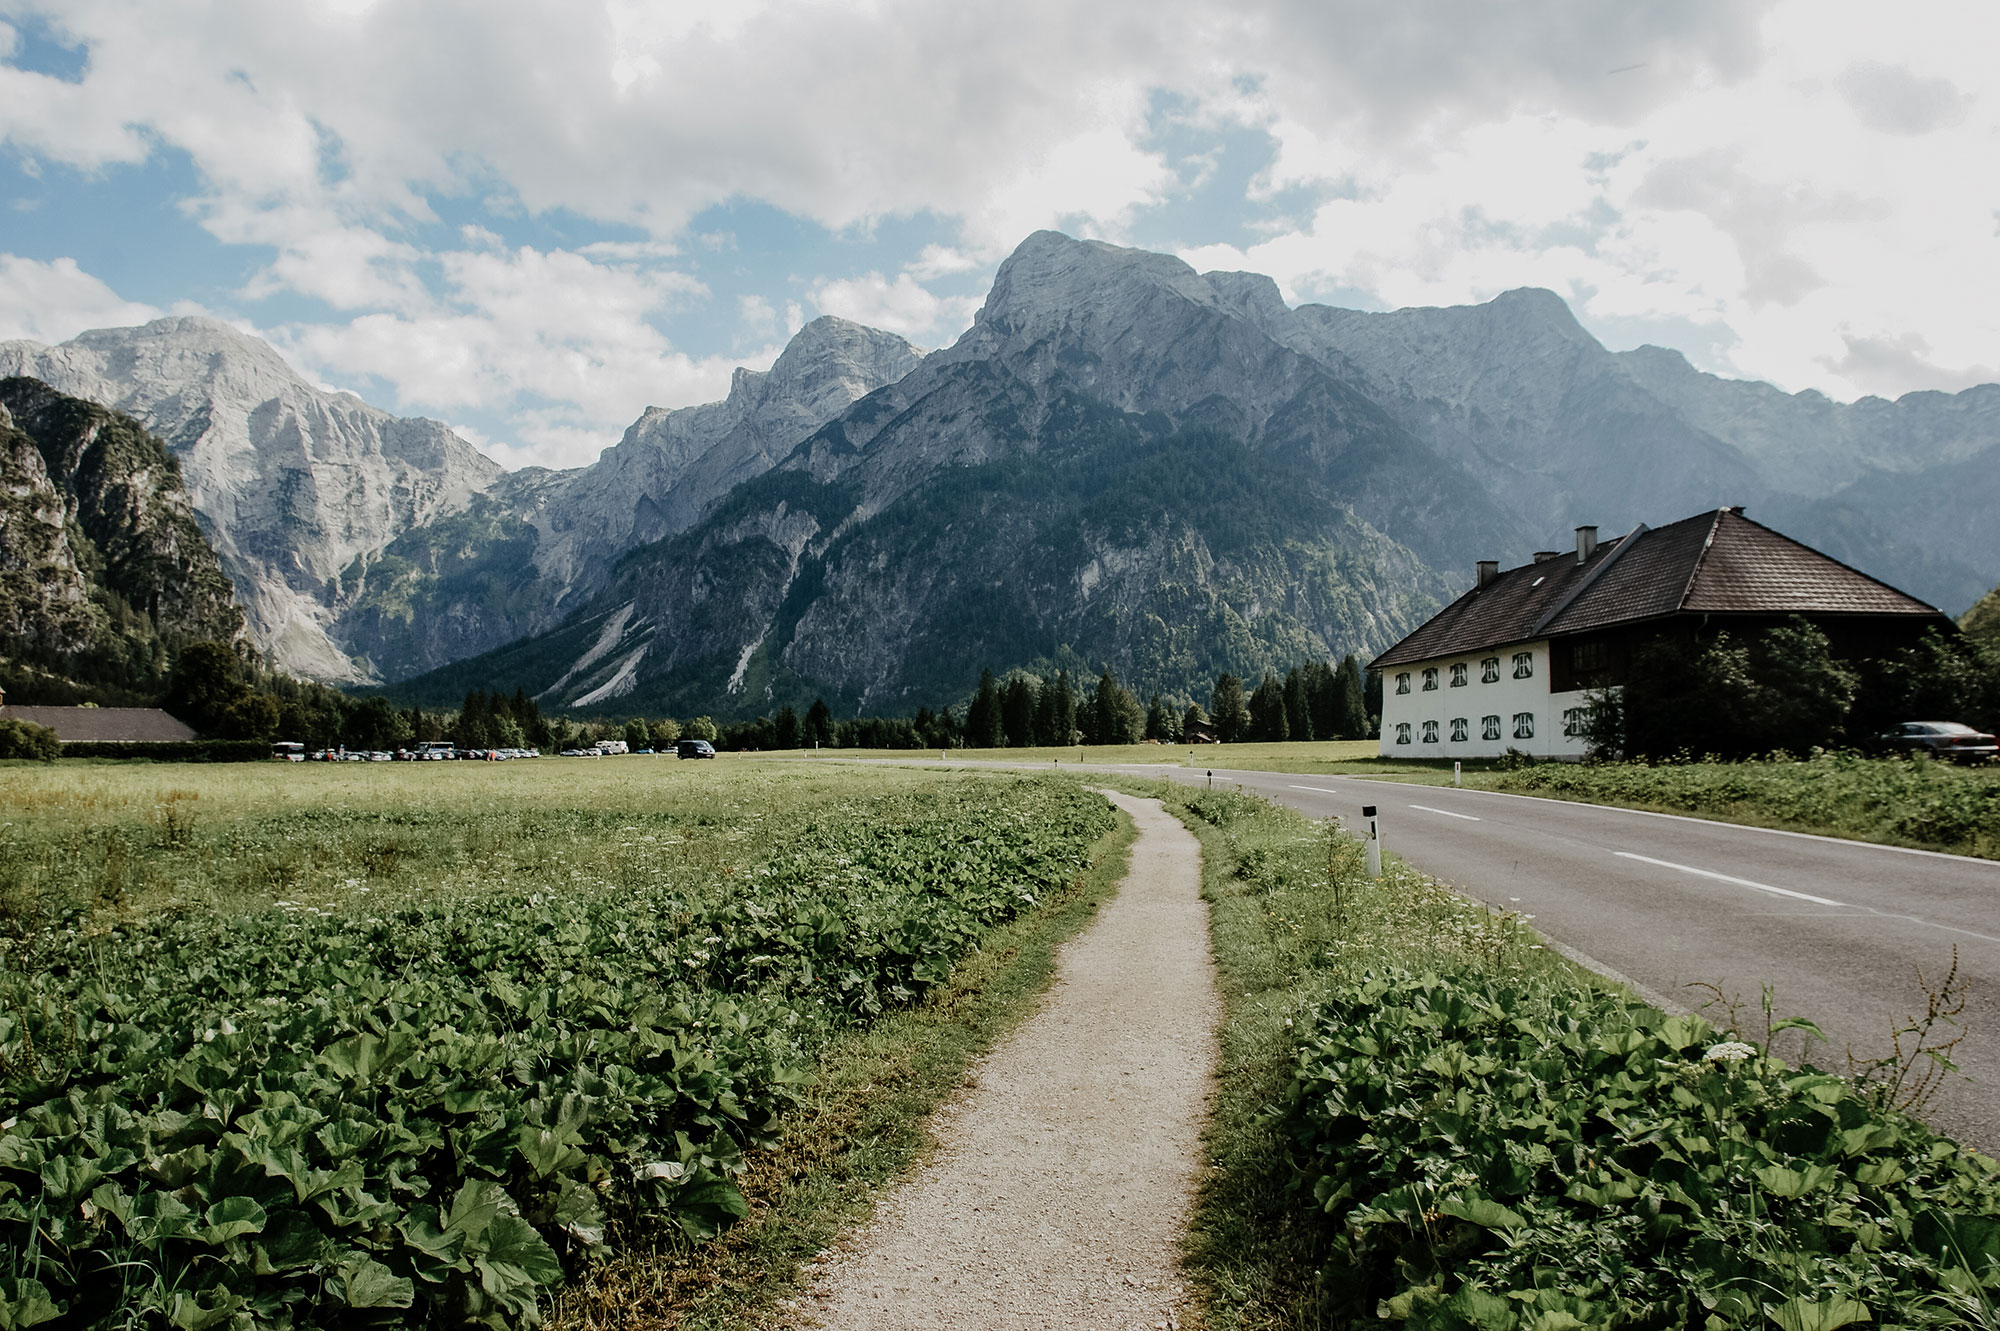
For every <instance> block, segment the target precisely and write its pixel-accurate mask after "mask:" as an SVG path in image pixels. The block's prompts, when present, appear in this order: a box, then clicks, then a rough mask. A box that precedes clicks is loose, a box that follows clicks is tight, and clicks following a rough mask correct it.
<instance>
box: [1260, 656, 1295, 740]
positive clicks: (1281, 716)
mask: <svg viewBox="0 0 2000 1331" xmlns="http://www.w3.org/2000/svg"><path fill="white" fill-rule="evenodd" d="M1290 731H1291V727H1290V726H1289V725H1287V724H1286V721H1285V686H1284V685H1283V684H1280V683H1279V682H1278V677H1277V676H1276V675H1274V674H1272V673H1271V672H1270V671H1268V670H1266V671H1265V672H1264V678H1263V679H1261V680H1259V681H1258V682H1257V687H1256V689H1254V690H1253V691H1252V692H1251V694H1250V738H1251V739H1255V740H1263V741H1265V742H1267V743H1270V742H1275V741H1279V740H1283V739H1286V738H1287V737H1288V736H1289V735H1290Z"/></svg>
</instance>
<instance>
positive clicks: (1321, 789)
mask: <svg viewBox="0 0 2000 1331" xmlns="http://www.w3.org/2000/svg"><path fill="white" fill-rule="evenodd" d="M1285 789H1286V790H1310V791H1312V792H1313V793H1314V794H1315V795H1338V794H1341V793H1342V792H1340V791H1338V790H1328V789H1327V788H1326V787H1325V786H1286V787H1285Z"/></svg>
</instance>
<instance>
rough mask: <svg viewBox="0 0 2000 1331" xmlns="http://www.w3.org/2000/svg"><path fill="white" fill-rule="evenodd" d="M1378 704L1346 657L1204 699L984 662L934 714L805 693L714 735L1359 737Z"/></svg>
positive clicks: (889, 740)
mask: <svg viewBox="0 0 2000 1331" xmlns="http://www.w3.org/2000/svg"><path fill="white" fill-rule="evenodd" d="M1371 692H1372V695H1373V696H1372V699H1371ZM1371 702H1372V705H1371ZM1380 711H1381V692H1380V683H1379V681H1371V679H1370V678H1369V677H1367V676H1366V675H1365V674H1364V672H1363V671H1362V669H1361V665H1360V663H1359V662H1358V661H1357V660H1356V659H1355V658H1354V656H1353V655H1352V654H1350V655H1348V656H1346V657H1345V658H1343V659H1342V660H1341V662H1340V663H1339V664H1338V665H1335V664H1334V663H1332V662H1331V661H1311V662H1307V663H1306V664H1304V665H1301V666H1294V667H1293V668H1292V669H1291V670H1289V671H1288V672H1287V673H1286V674H1285V675H1284V676H1283V677H1280V676H1279V675H1278V674H1277V673H1276V672H1275V671H1271V670H1266V671H1265V672H1264V674H1263V677H1262V678H1261V679H1260V680H1259V681H1258V683H1257V685H1256V687H1255V688H1254V689H1251V690H1249V691H1247V692H1246V691H1245V689H1244V686H1243V680H1242V679H1240V678H1239V677H1237V676H1235V675H1232V674H1227V673H1225V674H1222V675H1219V676H1218V677H1217V678H1216V681H1215V687H1214V688H1213V689H1212V690H1210V693H1209V698H1208V705H1207V706H1205V707H1204V706H1203V705H1202V704H1201V703H1200V702H1197V701H1191V700H1189V701H1183V700H1179V699H1170V698H1167V697H1164V696H1163V695H1161V694H1159V693H1157V692H1156V693H1154V694H1153V695H1152V696H1151V697H1150V698H1149V699H1148V700H1147V701H1146V702H1144V703H1141V702H1140V701H1139V699H1138V697H1137V696H1136V695H1135V694H1134V693H1133V692H1132V691H1131V690H1130V689H1128V688H1126V687H1125V685H1124V684H1123V683H1121V682H1120V681H1119V679H1118V676H1117V674H1116V673H1115V672H1113V671H1111V670H1109V669H1106V670H1104V671H1103V672H1102V673H1100V674H1099V675H1098V677H1097V679H1096V681H1095V682H1094V683H1092V682H1089V681H1088V680H1087V678H1086V679H1084V680H1079V679H1077V678H1075V677H1073V676H1071V675H1070V674H1069V672H1068V671H1065V670H1057V671H1055V672H1054V673H1052V674H1048V675H1039V674H1036V673H1034V672H1032V671H1027V670H1013V671H1009V672H1007V674H1006V675H1004V676H1001V675H995V674H994V673H993V671H992V670H991V669H985V670H982V671H980V673H979V684H978V687H977V688H976V689H975V690H974V692H973V695H972V697H971V699H970V700H969V701H967V702H966V703H965V705H964V707H963V708H962V709H959V710H954V709H953V708H952V707H951V706H949V705H946V706H944V707H941V708H938V709H937V710H935V711H933V710H932V709H930V708H929V707H920V708H918V709H917V713H916V715H915V716H914V717H858V718H855V719H853V720H836V719H835V718H834V716H833V714H832V712H831V710H830V709H828V707H827V705H826V702H825V701H824V700H823V699H815V700H814V702H813V705H812V707H811V708H810V709H808V711H807V712H806V714H805V715H804V716H800V715H799V714H798V712H797V710H796V709H794V708H792V707H789V706H787V707H781V708H779V709H778V710H777V711H776V712H774V713H772V714H771V715H769V716H762V717H754V718H752V719H750V720H748V721H741V722H737V723H735V724H731V725H725V726H723V727H721V728H720V737H719V741H718V742H719V743H720V744H721V745H722V747H724V748H728V749H735V750H752V751H754V750H777V749H794V748H810V747H812V746H814V745H816V744H817V745H821V746H824V747H829V748H869V749H961V748H963V749H1006V748H1016V749H1018V748H1067V747H1073V746H1076V745H1083V744H1139V743H1143V742H1145V741H1147V740H1157V741H1159V742H1160V743H1163V744H1178V743H1196V742H1206V741H1217V742H1221V743H1236V742H1242V741H1259V740H1261V741H1276V742H1282V741H1286V740H1311V739H1367V738H1369V737H1370V736H1372V735H1373V734H1374V733H1375V726H1376V723H1377V717H1378V716H1379V713H1380ZM631 724H632V725H633V726H638V725H640V724H642V723H640V722H633V723H631ZM635 733H636V732H635ZM635 747H636V746H635Z"/></svg>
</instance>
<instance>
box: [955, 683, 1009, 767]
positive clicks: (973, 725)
mask: <svg viewBox="0 0 2000 1331" xmlns="http://www.w3.org/2000/svg"><path fill="white" fill-rule="evenodd" d="M965 742H966V744H967V746H968V747H970V748H975V749H997V748H1001V747H1003V746H1004V745H1005V744H1006V742H1007V732H1006V730H1005V729H1004V728H1003V726H1002V724H1001V717H1000V685H999V683H998V681H996V680H995V679H994V678H993V672H992V671H991V670H982V671H980V672H979V692H977V693H975V694H974V695H973V696H972V706H971V707H969V708H967V709H966V713H965Z"/></svg>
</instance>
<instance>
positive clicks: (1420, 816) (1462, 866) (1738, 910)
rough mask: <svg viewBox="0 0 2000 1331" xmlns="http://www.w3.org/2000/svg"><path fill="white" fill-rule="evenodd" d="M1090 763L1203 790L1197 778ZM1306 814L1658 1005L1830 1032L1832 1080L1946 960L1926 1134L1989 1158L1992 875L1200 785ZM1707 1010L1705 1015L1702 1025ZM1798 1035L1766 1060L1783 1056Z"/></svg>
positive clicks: (1389, 801) (1524, 816) (1908, 858)
mask: <svg viewBox="0 0 2000 1331" xmlns="http://www.w3.org/2000/svg"><path fill="white" fill-rule="evenodd" d="M1103 770H1121V771H1129V772H1132V773H1135V774H1144V775H1147V776H1154V777H1158V776H1167V777H1169V778H1170V779H1173V780H1177V781H1196V782H1199V781H1201V780H1204V779H1205V778H1204V776H1203V774H1202V772H1201V771H1189V770H1188V769H1185V768H1182V769H1163V768H1160V767H1143V768H1142V767H1132V768H1118V769H1110V768H1107V769H1103ZM1215 783H1216V784H1217V785H1222V784H1225V783H1227V784H1229V785H1232V786H1236V785H1240V786H1242V787H1243V788H1244V789H1245V790H1249V791H1254V792H1255V793H1257V794H1259V795H1262V796H1265V797H1266V798H1268V799H1271V800H1275V801H1277V802H1279V803H1282V804H1288V805H1291V806H1292V807H1293V808H1296V809H1299V810H1300V811H1302V812H1304V813H1307V814H1310V815H1312V816H1313V817H1316V818H1324V817H1327V816H1329V815H1338V816H1339V817H1340V818H1341V819H1342V820H1343V821H1344V822H1345V823H1346V825H1347V826H1348V827H1349V828H1351V829H1356V830H1359V829H1360V828H1362V827H1363V826H1364V823H1363V821H1362V819H1361V808H1362V806H1363V805H1365V804H1373V805H1375V806H1377V808H1378V810H1379V817H1380V820H1381V828H1382V842H1383V845H1384V846H1385V847H1386V848H1387V849H1388V850H1390V851H1392V852H1394V853H1395V854H1397V855H1400V856H1402V857H1403V858H1404V859H1405V860H1407V861H1408V862H1409V863H1411V864H1413V865H1415V866H1416V867H1417V868H1419V869H1422V870H1423V871H1424V872H1426V873H1430V874H1433V875H1436V876H1437V877H1439V878H1442V879H1445V880H1447V881H1449V882H1450V883H1452V884H1453V885H1454V886H1456V887H1457V888H1458V889H1459V890H1460V891H1462V892H1464V893H1466V894H1467V895H1469V896H1471V897H1473V898H1475V899H1477V900H1480V901H1484V902H1487V903H1490V904H1492V905H1494V906H1498V907H1501V908H1505V909H1511V910H1518V911H1522V912H1524V913H1526V914H1530V915H1533V916H1534V927H1535V928H1537V929H1539V930H1540V931H1541V932H1542V933H1543V934H1544V935H1546V936H1547V937H1548V938H1549V939H1551V940H1552V941H1554V942H1556V943H1559V944H1561V945H1563V946H1564V947H1565V948H1566V949H1568V950H1569V951H1571V952H1572V954H1581V958H1582V959H1584V960H1586V962H1587V963H1588V964H1592V965H1593V966H1594V967H1595V968H1596V969H1598V970H1601V971H1605V972H1607V973H1610V974H1613V975H1616V976H1618V977H1619V978H1622V979H1625V980H1627V981H1628V982H1630V983H1632V984H1633V985H1635V986H1636V987H1637V988H1639V989H1640V990H1641V992H1643V993H1645V994H1646V995H1647V997H1648V998H1650V999H1651V1000H1653V1001H1655V1002H1664V1003H1666V1004H1669V1005H1672V1006H1675V1007H1679V1008H1685V1009H1692V1008H1698V1007H1700V1006H1701V1004H1702V1003H1703V1002H1704V1001H1706V999H1707V998H1708V994H1707V993H1706V992H1704V991H1703V990H1700V989H1698V988H1696V987H1695V986H1698V985H1703V984H1709V985H1714V986H1716V987H1717V988H1719V989H1720V990H1722V992H1723V993H1725V994H1729V995H1733V996H1736V997H1739V998H1740V999H1741V1001H1742V1004H1743V1010H1744V1017H1745V1019H1744V1022H1743V1024H1744V1026H1745V1028H1746V1029H1748V1030H1749V1031H1750V1032H1752V1033H1753V1034H1759V1033H1761V1031H1762V1028H1763V1015H1762V1007H1761V1000H1762V990H1763V986H1764V985H1766V984H1768V985H1770V986H1771V987H1772V989H1773V991H1774V994H1775V1010H1776V1013H1777V1015H1778V1016H1780V1017H1786V1016H1800V1017H1807V1018H1810V1019H1811V1020H1813V1021H1814V1022H1816V1023H1818V1025H1819V1027H1820V1028H1821V1029H1822V1030H1823V1031H1825V1032H1826V1035H1827V1039H1828V1044H1827V1045H1816V1046H1815V1047H1814V1049H1813V1051H1812V1055H1811V1057H1812V1061H1813V1062H1815V1063H1817V1064H1818V1065H1819V1066H1821V1067H1824V1068H1826V1069H1828V1070H1829V1071H1845V1069H1846V1056H1847V1051H1848V1050H1849V1048H1850V1047H1851V1048H1852V1049H1853V1050H1854V1051H1855V1052H1856V1053H1857V1054H1863V1055H1871V1054H1881V1053H1886V1052H1887V1051H1888V1048H1889V1043H1890V1032H1891V1030H1892V1029H1893V1027H1894V1025H1895V1024H1897V1023H1899V1022H1901V1021H1903V1020H1904V1019H1906V1018H1908V1017H1910V1016H1911V1015H1912V1014H1921V1013H1922V1012H1923V1010H1924V1001H1925V1000H1924V992H1923V989H1922V988H1921V987H1920V986H1919V985H1918V982H1917V969H1918V968H1919V967H1921V968H1922V969H1923V973H1924V975H1925V976H1926V977H1927V978H1930V979H1933V980H1936V979H1940V978H1942V977H1943V976H1944V974H1945V973H1946V972H1947V971H1948V970H1949V969H1950V967H1951V964H1952V948H1953V947H1954V946H1956V947H1957V949H1958V966H1959V974H1960V976H1961V977H1962V978H1964V979H1966V980H1968V981H1970V984H1971V989H1970V996H1969V1000H1968V1003H1967V1006H1966V1009H1965V1012H1964V1015H1963V1018H1962V1020H1963V1022H1964V1030H1965V1039H1964V1041H1963V1043H1961V1044H1960V1045H1959V1046H1958V1049H1957V1050H1956V1051H1955V1054H1954V1059H1955V1061H1956V1062H1957V1063H1958V1065H1959V1071H1958V1073H1957V1074H1956V1075H1955V1076H1952V1077H1951V1078H1949V1079H1948V1080H1947V1082H1946V1083H1945V1085H1944V1086H1943V1087H1941V1088H1940V1090H1939V1091H1938V1093H1937V1095H1936V1097H1935V1098H1934V1099H1933V1100H1932V1101H1931V1102H1930V1105H1929V1107H1928V1108H1927V1109H1926V1110H1925V1113H1924V1117H1925V1118H1927V1119H1928V1120H1930V1122H1931V1123H1932V1124H1933V1125H1935V1126H1936V1127H1938V1128H1939V1129H1940V1130H1942V1131H1944V1132H1946V1133H1948V1134H1950V1135H1951V1136H1954V1137H1956V1138H1958V1140H1960V1141H1961V1142H1963V1143H1965V1144H1967V1145H1969V1146H1973V1147H1975V1148H1977V1149H1979V1150H1981V1151H1984V1152H1986V1153H1988V1154H1993V1153H1995V1152H1996V1151H2000V863H1996V862H1992V861H1986V860H1971V859H1965V858H1961V857H1958V856H1950V855H1933V854H1926V853H1924V852H1920V851H1903V850H1896V849H1892V848H1890V847H1885V846H1871V845H1867V844H1864V843H1860V842H1853V841H1838V840H1833V839H1831V838H1824V837H1808V836H1800V835H1796V834H1792V833H1784V832H1772V831H1766V830H1763V829H1759V828H1750V827H1738V826H1735V825H1734V824H1729V823H1712V822H1706V821H1702V820H1700V819H1693V818H1675V817H1668V816H1664V815H1660V814H1649V813H1641V812H1637V811H1634V810H1629V809H1607V808H1601V807H1598V806H1595V805H1585V804H1572V803H1566V802H1562V801H1556V800H1542V799H1531V798H1527V797H1523V796H1518V795H1502V794H1497V793H1493V792H1489V791H1473V790H1455V789H1452V788H1450V787H1437V786H1414V785H1402V784H1398V783H1395V782H1388V781H1363V780H1357V779H1355V778H1352V777H1311V776H1298V775H1293V774H1286V773H1280V772H1237V771H1220V770H1218V771H1217V772H1216V773H1215ZM1710 1015H1711V1016H1713V1015H1715V1014H1713V1013H1711V1014H1710ZM1796 1039H1797V1037H1796V1036H1793V1035H1785V1036H1782V1037H1781V1038H1780V1041H1779V1053H1780V1054H1781V1055H1782V1056H1785V1057H1787V1058H1789V1059H1793V1060H1794V1061H1796V1053H1797V1050H1796V1046H1795V1045H1794V1044H1793V1041H1794V1040H1796Z"/></svg>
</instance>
